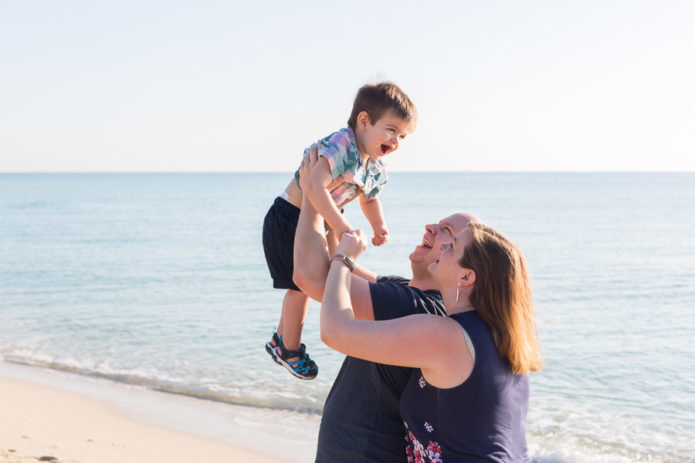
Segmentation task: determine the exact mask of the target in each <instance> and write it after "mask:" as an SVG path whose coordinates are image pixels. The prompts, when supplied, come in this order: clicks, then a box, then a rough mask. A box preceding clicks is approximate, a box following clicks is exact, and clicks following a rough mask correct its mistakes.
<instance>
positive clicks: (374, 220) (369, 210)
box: [360, 195, 389, 246]
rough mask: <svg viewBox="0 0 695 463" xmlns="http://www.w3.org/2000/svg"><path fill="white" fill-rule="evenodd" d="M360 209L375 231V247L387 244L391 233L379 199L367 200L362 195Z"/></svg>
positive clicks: (373, 242)
mask: <svg viewBox="0 0 695 463" xmlns="http://www.w3.org/2000/svg"><path fill="white" fill-rule="evenodd" d="M360 207H361V208H362V213H363V214H364V216H365V217H366V218H367V221H368V222H369V225H371V226H372V230H373V231H374V237H373V238H372V244H373V245H374V246H381V245H382V244H384V243H386V242H387V241H388V239H389V231H388V228H386V219H384V209H383V208H382V207H381V201H380V200H379V198H371V199H369V198H367V197H366V196H364V195H360Z"/></svg>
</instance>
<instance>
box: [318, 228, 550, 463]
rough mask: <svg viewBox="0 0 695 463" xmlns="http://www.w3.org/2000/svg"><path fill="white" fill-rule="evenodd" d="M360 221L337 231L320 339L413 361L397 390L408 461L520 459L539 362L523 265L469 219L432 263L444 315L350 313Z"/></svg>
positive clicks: (508, 246)
mask: <svg viewBox="0 0 695 463" xmlns="http://www.w3.org/2000/svg"><path fill="white" fill-rule="evenodd" d="M365 248H366V240H365V237H364V236H363V235H362V232H361V231H359V230H358V231H356V232H350V233H346V234H344V235H343V239H342V240H341V242H340V244H339V246H338V248H337V249H336V255H335V256H334V257H333V259H332V262H331V267H330V271H329V273H328V278H327V281H326V288H325V291H324V298H323V304H322V305H321V339H322V340H323V341H324V342H325V343H326V344H327V345H328V346H330V347H332V348H333V349H336V350H338V351H340V352H343V353H345V354H347V355H351V356H353V357H359V358H363V359H366V360H370V361H373V362H379V363H384V364H391V365H401V366H407V367H412V368H415V370H414V371H413V374H412V376H411V378H410V382H409V383H408V385H407V387H406V389H405V391H404V393H403V396H402V397H401V416H402V417H403V420H404V423H405V426H406V430H407V433H406V442H407V448H406V453H407V455H408V461H414V462H442V461H446V462H459V461H460V462H463V461H465V462H470V461H494V462H525V461H530V459H529V457H528V453H527V450H526V437H525V428H524V419H525V416H526V411H527V409H528V396H529V379H528V373H529V371H539V370H540V368H541V360H540V353H539V348H538V339H537V335H536V326H535V318H534V314H533V309H532V306H531V295H530V290H529V284H528V276H527V272H526V265H525V262H524V258H523V256H522V254H521V252H520V251H519V250H518V249H517V248H516V246H514V244H512V243H511V242H510V241H509V240H508V239H507V238H505V237H504V236H503V235H501V234H500V233H499V232H497V231H496V230H494V229H492V228H490V227H487V226H485V225H481V224H470V225H469V226H468V227H466V228H465V229H464V230H462V231H461V232H460V233H459V234H458V235H457V236H456V237H455V238H454V241H453V243H450V244H446V245H442V251H441V255H440V257H439V259H438V260H436V261H435V262H434V263H432V264H431V265H430V266H429V270H430V272H431V273H432V276H433V277H434V279H435V280H436V282H437V283H438V285H439V287H440V289H441V293H442V298H443V301H444V305H445V307H446V309H447V313H448V316H447V317H439V316H435V315H424V314H423V315H411V316H408V317H404V318H400V319H396V320H388V321H366V320H355V318H354V316H353V312H352V308H351V306H350V296H349V294H350V293H349V289H350V288H349V285H350V271H351V270H352V266H353V264H352V260H351V259H356V258H357V257H359V255H360V254H362V252H363V251H364V249H365Z"/></svg>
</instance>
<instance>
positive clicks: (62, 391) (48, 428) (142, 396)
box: [0, 363, 319, 463]
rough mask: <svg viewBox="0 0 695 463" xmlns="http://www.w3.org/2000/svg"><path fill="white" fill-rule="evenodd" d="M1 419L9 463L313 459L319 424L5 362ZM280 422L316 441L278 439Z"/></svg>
mask: <svg viewBox="0 0 695 463" xmlns="http://www.w3.org/2000/svg"><path fill="white" fill-rule="evenodd" d="M278 414H279V415H278ZM0 417H1V419H0V462H3V463H25V462H35V461H54V462H64V463H68V462H70V463H77V462H79V463H122V462H133V463H139V462H142V463H145V462H148V463H149V462H168V463H178V462H180V463H184V462H186V463H188V462H192V461H215V460H217V461H253V462H259V463H266V462H267V463H271V462H275V463H279V462H292V461H297V462H299V461H310V460H312V459H313V446H314V445H315V431H316V430H317V429H318V420H319V418H318V417H316V416H311V415H306V416H304V415H303V414H296V413H289V412H276V411H272V410H264V409H255V408H252V407H239V406H233V405H227V404H219V403H214V402H210V401H204V400H198V399H191V398H189V397H180V396H176V395H172V394H165V393H159V392H154V391H148V390H143V389H138V388H133V387H127V386H125V385H120V384H113V383H109V382H107V381H100V380H95V381H92V380H90V379H84V378H80V377H77V376H76V375H65V374H58V373H55V372H51V371H47V370H40V369H35V368H30V367H24V366H17V365H12V364H7V363H5V364H3V363H0ZM277 420H285V421H289V422H290V423H291V424H290V425H291V426H293V427H294V426H296V425H297V420H299V421H300V422H301V424H302V425H303V427H304V429H305V430H308V431H309V436H311V437H310V438H309V439H305V440H304V441H302V440H301V439H299V440H298V439H295V438H294V436H292V435H291V433H290V434H287V433H286V434H285V435H281V434H278V431H277V429H275V428H274V425H273V421H277ZM293 421H294V422H293ZM312 433H313V434H312ZM312 440H313V442H312Z"/></svg>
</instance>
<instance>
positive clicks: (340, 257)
mask: <svg viewBox="0 0 695 463" xmlns="http://www.w3.org/2000/svg"><path fill="white" fill-rule="evenodd" d="M334 260H339V261H340V262H342V263H344V264H345V265H347V268H349V269H350V271H351V272H354V271H355V264H353V263H352V261H351V260H350V258H349V257H348V256H346V255H345V254H335V255H334V256H333V257H331V262H333V261H334Z"/></svg>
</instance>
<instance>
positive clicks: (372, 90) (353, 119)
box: [348, 82, 417, 130]
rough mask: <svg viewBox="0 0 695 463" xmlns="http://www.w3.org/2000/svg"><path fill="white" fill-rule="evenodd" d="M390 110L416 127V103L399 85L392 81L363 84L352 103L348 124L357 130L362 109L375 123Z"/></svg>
mask: <svg viewBox="0 0 695 463" xmlns="http://www.w3.org/2000/svg"><path fill="white" fill-rule="evenodd" d="M389 110H390V111H393V112H394V114H395V115H396V116H398V117H400V118H401V119H403V120H404V121H406V122H408V123H409V124H410V126H411V127H413V128H414V127H415V123H416V122H417V110H416V109H415V105H414V104H413V102H412V101H410V98H408V95H406V94H405V92H404V91H403V90H401V89H400V88H399V87H398V85H396V84H394V83H391V82H379V83H378V84H366V85H363V86H362V88H360V89H359V90H358V91H357V96H356V97H355V102H354V103H353V104H352V113H351V114H350V119H348V126H349V127H350V128H351V129H352V130H355V127H356V126H357V115H358V114H359V113H361V112H362V111H365V112H366V113H367V114H368V115H369V122H370V123H371V124H372V125H374V124H376V122H377V121H378V120H379V119H380V118H381V116H383V115H384V113H386V112H387V111H389Z"/></svg>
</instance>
